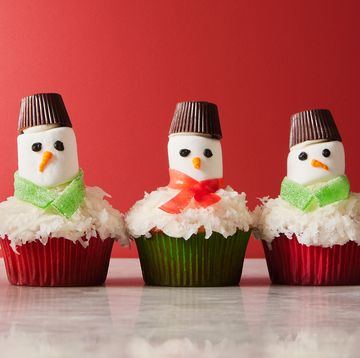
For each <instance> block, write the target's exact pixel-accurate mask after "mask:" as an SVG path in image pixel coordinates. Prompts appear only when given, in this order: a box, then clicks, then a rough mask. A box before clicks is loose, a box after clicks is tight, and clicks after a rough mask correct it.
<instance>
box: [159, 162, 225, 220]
mask: <svg viewBox="0 0 360 358" xmlns="http://www.w3.org/2000/svg"><path fill="white" fill-rule="evenodd" d="M169 171H170V183H169V184H168V187H169V188H172V189H180V190H181V191H180V192H179V193H178V194H177V195H175V196H174V197H173V198H172V199H171V200H169V201H167V202H166V203H165V204H163V205H162V206H160V209H161V210H164V211H166V212H167V213H169V214H179V213H180V212H181V211H182V210H183V209H185V208H186V207H187V206H188V205H189V203H190V201H191V199H192V198H194V200H195V202H196V204H197V206H199V207H202V208H207V207H208V206H210V205H213V204H215V203H217V202H218V201H219V200H220V199H221V198H220V196H219V195H217V194H215V192H216V191H217V190H219V189H220V188H222V187H223V179H222V178H221V179H208V180H202V181H197V180H195V179H193V178H191V177H190V176H188V175H186V174H185V173H182V172H179V171H177V170H175V169H170V170H169Z"/></svg>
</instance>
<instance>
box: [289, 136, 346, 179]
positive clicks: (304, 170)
mask: <svg viewBox="0 0 360 358" xmlns="http://www.w3.org/2000/svg"><path fill="white" fill-rule="evenodd" d="M344 174H345V151H344V146H343V144H342V143H341V142H339V141H334V142H315V141H308V142H304V143H302V144H301V145H300V146H295V147H294V148H292V149H291V151H290V153H289V155H288V161H287V177H288V178H289V179H291V180H293V181H295V182H297V183H299V184H302V185H311V184H316V183H318V182H322V181H327V180H329V179H332V178H335V177H337V176H339V175H344Z"/></svg>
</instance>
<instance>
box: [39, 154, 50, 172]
mask: <svg viewBox="0 0 360 358" xmlns="http://www.w3.org/2000/svg"><path fill="white" fill-rule="evenodd" d="M52 157H53V154H52V153H51V152H48V151H46V152H44V154H43V156H42V159H41V163H40V165H39V171H40V172H43V171H44V169H45V167H46V165H47V163H48V162H49V160H50V159H51V158H52Z"/></svg>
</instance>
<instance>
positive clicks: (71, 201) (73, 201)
mask: <svg viewBox="0 0 360 358" xmlns="http://www.w3.org/2000/svg"><path fill="white" fill-rule="evenodd" d="M64 186H65V188H64V189H63V190H62V191H59V190H56V188H59V187H56V188H44V187H41V186H38V185H36V184H34V183H32V182H31V181H29V180H27V179H24V178H22V177H20V176H19V174H18V172H16V173H15V182H14V189H15V193H14V195H15V197H16V198H18V199H20V200H23V201H26V202H28V203H31V204H33V205H35V206H37V207H39V208H42V209H47V208H52V209H55V210H56V211H57V212H58V213H59V214H60V215H63V216H65V217H66V218H68V219H69V218H70V217H71V216H72V215H73V214H74V213H75V211H76V210H77V209H78V208H79V206H80V205H81V203H82V202H83V200H84V198H85V184H84V173H83V171H82V170H79V173H78V174H77V176H76V177H75V178H74V179H72V180H71V181H70V182H68V183H67V184H65V185H64Z"/></svg>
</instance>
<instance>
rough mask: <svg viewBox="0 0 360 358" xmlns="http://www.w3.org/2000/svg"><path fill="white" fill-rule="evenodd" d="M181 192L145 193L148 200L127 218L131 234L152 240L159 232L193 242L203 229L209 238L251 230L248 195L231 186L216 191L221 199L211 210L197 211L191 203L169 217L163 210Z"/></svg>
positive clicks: (161, 191) (140, 202) (139, 202)
mask: <svg viewBox="0 0 360 358" xmlns="http://www.w3.org/2000/svg"><path fill="white" fill-rule="evenodd" d="M178 192H179V191H178V190H176V189H170V188H167V187H163V188H159V189H157V190H155V191H153V192H151V193H150V194H147V193H145V197H144V198H143V199H142V200H139V201H138V202H137V203H136V204H135V205H134V206H133V207H132V208H131V209H130V211H129V212H128V214H127V215H126V218H125V220H126V224H127V227H128V231H129V234H130V235H131V236H132V237H134V238H137V237H140V236H145V237H150V236H151V230H153V229H158V230H161V231H162V232H164V233H165V234H166V235H169V236H172V237H177V238H178V237H182V238H184V239H189V238H190V237H191V236H192V235H193V234H196V233H197V232H198V230H199V228H204V230H205V237H206V238H209V237H210V236H211V234H212V233H213V232H218V233H220V234H221V235H223V236H224V237H228V236H231V235H234V234H235V232H236V231H237V230H238V229H239V230H244V231H248V230H249V229H250V226H251V224H252V216H251V214H250V213H249V210H248V208H247V206H246V195H245V193H241V194H238V193H237V192H236V191H234V190H233V189H232V188H231V187H229V186H228V187H227V188H225V189H220V190H218V191H217V192H216V194H217V195H219V196H220V197H221V200H220V201H219V202H217V203H216V204H214V205H211V206H208V207H207V208H195V207H191V204H190V205H189V207H188V208H186V209H185V210H183V211H182V212H181V213H179V214H169V213H167V212H165V211H163V210H161V209H159V207H160V206H161V205H162V204H164V203H165V202H167V201H168V200H170V199H171V198H173V197H174V196H175V195H176V194H177V193H178ZM192 203H193V202H192Z"/></svg>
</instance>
